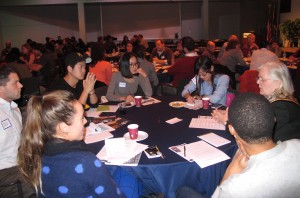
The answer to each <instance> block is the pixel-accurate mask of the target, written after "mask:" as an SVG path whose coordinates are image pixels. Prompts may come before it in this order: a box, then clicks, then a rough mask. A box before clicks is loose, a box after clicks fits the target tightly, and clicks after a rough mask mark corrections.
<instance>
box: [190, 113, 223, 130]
mask: <svg viewBox="0 0 300 198" xmlns="http://www.w3.org/2000/svg"><path fill="white" fill-rule="evenodd" d="M189 127H190V128H201V129H214V130H225V126H224V125H223V124H220V123H218V122H217V121H215V120H214V119H213V118H212V116H200V117H199V118H192V120H191V123H190V126H189Z"/></svg>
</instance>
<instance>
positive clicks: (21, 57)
mask: <svg viewBox="0 0 300 198" xmlns="http://www.w3.org/2000/svg"><path fill="white" fill-rule="evenodd" d="M19 59H20V60H21V61H23V62H27V61H26V60H25V58H24V57H23V56H20V58H19Z"/></svg>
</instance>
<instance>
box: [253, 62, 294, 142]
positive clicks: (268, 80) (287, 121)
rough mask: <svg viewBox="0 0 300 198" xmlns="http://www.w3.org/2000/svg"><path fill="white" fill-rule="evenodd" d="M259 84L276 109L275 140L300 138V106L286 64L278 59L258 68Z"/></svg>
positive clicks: (262, 92) (261, 92) (261, 91)
mask: <svg viewBox="0 0 300 198" xmlns="http://www.w3.org/2000/svg"><path fill="white" fill-rule="evenodd" d="M257 84H258V85H259V89H260V94H262V95H264V96H265V97H266V98H267V99H268V100H269V101H270V102H271V105H272V107H273V109H274V113H275V117H276V124H275V130H274V140H275V141H276V142H277V141H279V140H280V141H285V140H289V139H295V138H297V139H300V130H299V129H300V106H299V104H298V103H297V100H296V99H295V97H294V96H293V93H294V87H293V83H292V80H291V77H290V73H289V71H288V68H287V67H286V65H285V64H283V63H280V62H278V61H277V62H267V63H265V64H263V65H262V66H260V67H259V68H258V80H257Z"/></svg>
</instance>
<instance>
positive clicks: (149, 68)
mask: <svg viewBox="0 0 300 198" xmlns="http://www.w3.org/2000/svg"><path fill="white" fill-rule="evenodd" d="M133 53H134V54H135V55H136V56H137V58H138V62H139V63H140V68H142V69H143V70H144V71H145V72H146V74H147V76H148V78H149V81H150V83H151V85H152V86H154V87H156V86H157V85H158V78H157V74H156V72H155V68H154V65H153V64H152V63H151V62H149V61H147V60H146V58H145V57H146V48H145V47H144V46H143V45H138V46H136V47H134V49H133Z"/></svg>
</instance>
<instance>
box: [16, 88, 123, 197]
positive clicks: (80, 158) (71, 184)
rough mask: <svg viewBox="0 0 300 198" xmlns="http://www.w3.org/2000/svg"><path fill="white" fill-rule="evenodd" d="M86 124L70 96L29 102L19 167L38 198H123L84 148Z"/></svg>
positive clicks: (60, 94) (52, 95)
mask: <svg viewBox="0 0 300 198" xmlns="http://www.w3.org/2000/svg"><path fill="white" fill-rule="evenodd" d="M86 122H87V121H86V119H85V117H84V111H83V108H82V105H81V103H79V102H78V100H76V98H75V97H74V95H73V94H72V93H70V92H67V91H55V92H49V93H47V94H45V95H43V96H33V97H32V98H31V99H30V100H29V103H28V105H27V111H26V119H25V123H24V127H23V131H22V137H21V144H20V148H19V153H18V162H19V167H20V170H21V173H22V174H23V176H24V178H25V179H26V180H27V181H28V182H30V183H31V184H32V185H33V186H34V187H35V189H36V191H37V193H38V195H39V197H44V196H45V197H123V194H122V192H121V191H120V190H119V189H118V188H117V187H116V185H115V183H114V181H113V179H112V178H111V176H110V174H109V173H108V171H107V170H106V168H105V165H104V164H102V163H101V161H100V160H99V159H97V157H96V156H95V154H93V153H92V152H91V151H90V150H89V149H88V148H87V147H86V145H85V143H84V142H83V137H84V130H85V128H84V125H85V124H86Z"/></svg>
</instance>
